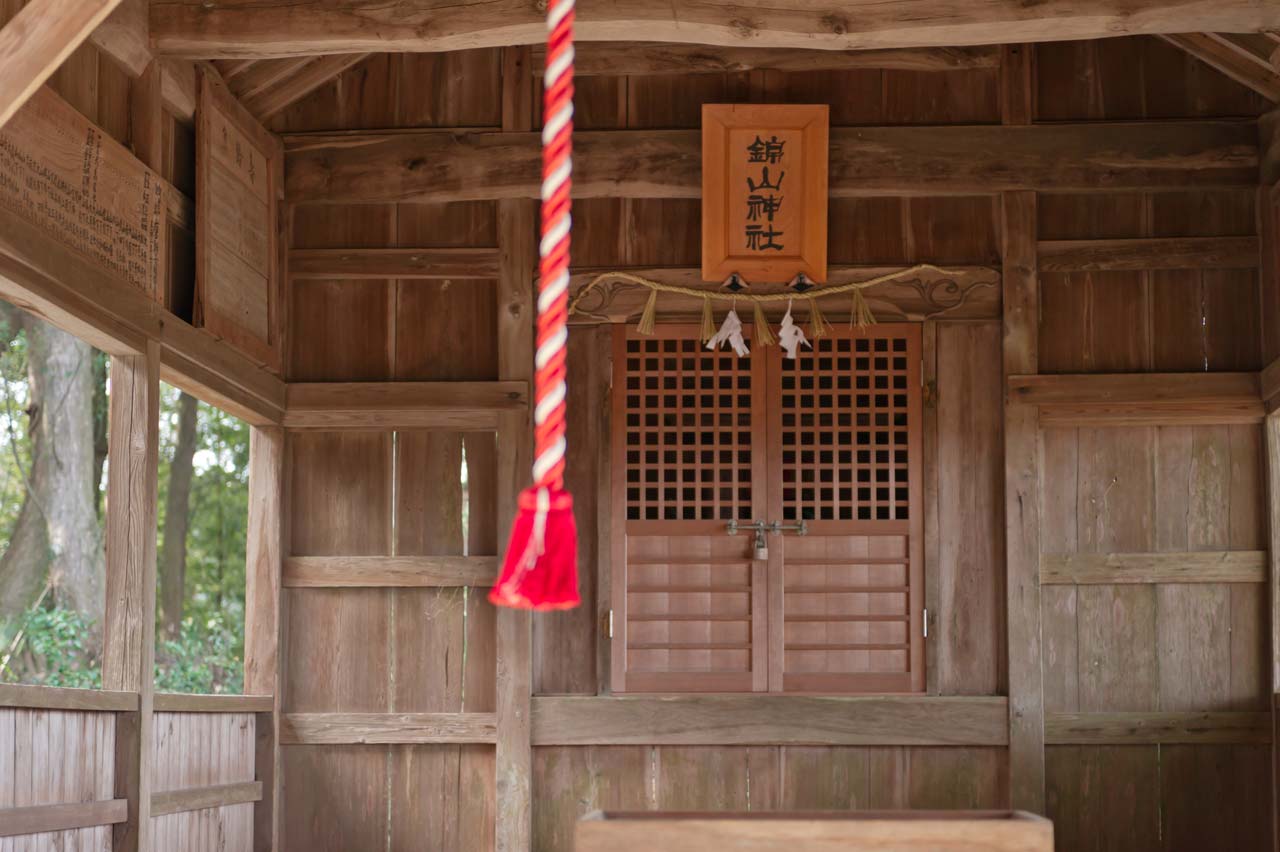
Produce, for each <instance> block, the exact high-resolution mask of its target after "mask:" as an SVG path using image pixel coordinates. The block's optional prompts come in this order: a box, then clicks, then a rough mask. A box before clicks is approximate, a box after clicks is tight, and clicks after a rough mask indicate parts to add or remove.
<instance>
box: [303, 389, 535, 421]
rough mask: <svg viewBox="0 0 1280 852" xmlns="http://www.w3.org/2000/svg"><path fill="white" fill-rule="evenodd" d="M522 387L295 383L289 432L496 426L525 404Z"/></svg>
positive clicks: (525, 391)
mask: <svg viewBox="0 0 1280 852" xmlns="http://www.w3.org/2000/svg"><path fill="white" fill-rule="evenodd" d="M527 394H528V385H527V384H526V383H525V382H377V383H375V382H314V383H312V382H298V383H291V384H290V385H289V389H288V394H287V397H286V398H287V407H286V409H285V414H284V425H285V426H286V427H287V428H289V429H323V430H325V431H333V430H339V429H363V430H367V429H414V428H417V429H423V428H428V429H430V428H434V429H452V430H468V431H470V430H484V429H493V428H494V427H496V426H497V422H498V415H499V414H500V412H502V411H504V410H505V411H511V410H519V409H523V408H525V406H526V404H527Z"/></svg>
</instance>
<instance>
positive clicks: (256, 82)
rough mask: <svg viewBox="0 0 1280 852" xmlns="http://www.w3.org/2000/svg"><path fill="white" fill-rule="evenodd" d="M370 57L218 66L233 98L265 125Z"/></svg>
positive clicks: (343, 55)
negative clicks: (285, 109)
mask: <svg viewBox="0 0 1280 852" xmlns="http://www.w3.org/2000/svg"><path fill="white" fill-rule="evenodd" d="M367 56H368V54H366V53H339V54H333V55H331V56H320V57H310V56H291V57H286V58H284V59H260V60H254V59H226V60H220V61H219V62H217V63H215V65H216V67H217V69H218V71H219V72H220V73H221V74H222V77H223V79H224V80H226V81H227V87H228V88H230V89H231V92H232V94H234V95H235V96H236V97H237V98H239V99H240V102H241V103H243V104H244V106H245V108H246V109H248V110H249V112H250V113H252V114H253V116H254V118H257V119H258V120H259V121H265V120H267V119H268V118H270V117H271V116H273V115H275V114H276V113H278V112H280V111H281V110H283V109H284V108H285V107H287V106H289V105H290V104H292V103H294V102H296V101H298V100H301V99H302V98H304V97H306V96H307V95H309V94H310V93H312V92H314V91H315V90H316V89H318V88H320V87H321V86H323V85H324V84H325V83H328V82H329V81H331V80H333V78H335V77H337V76H338V75H339V74H341V73H342V72H343V71H346V70H347V69H348V68H351V67H352V66H354V65H356V64H358V63H360V62H361V61H363V60H364V59H365V58H366V57H367Z"/></svg>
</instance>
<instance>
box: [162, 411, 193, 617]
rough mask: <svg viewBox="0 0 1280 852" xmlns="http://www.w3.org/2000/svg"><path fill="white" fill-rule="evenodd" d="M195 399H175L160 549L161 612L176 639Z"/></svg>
mask: <svg viewBox="0 0 1280 852" xmlns="http://www.w3.org/2000/svg"><path fill="white" fill-rule="evenodd" d="M196 410H197V409H196V398H195V397H194V396H191V395H190V394H188V393H186V392H183V393H181V394H179V396H178V435H177V440H176V441H175V443H174V447H173V461H171V462H170V463H169V494H168V498H167V499H166V500H165V510H164V540H163V541H162V542H161V545H160V609H161V612H162V613H163V618H164V622H163V626H164V631H165V634H166V635H168V636H170V637H175V636H177V635H178V633H179V631H180V630H181V626H182V601H183V597H184V594H185V590H184V588H183V586H184V584H185V583H186V571H187V521H188V517H187V512H188V509H189V506H190V502H191V476H192V466H191V461H192V459H193V458H194V457H195V454H196Z"/></svg>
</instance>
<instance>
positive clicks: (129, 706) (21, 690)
mask: <svg viewBox="0 0 1280 852" xmlns="http://www.w3.org/2000/svg"><path fill="white" fill-rule="evenodd" d="M0 707H26V708H29V709H33V710H103V711H110V712H128V711H130V710H137V709H138V695H137V693H136V692H118V691H115V690H102V689H65V688H61V687H53V686H23V685H22V684H17V683H3V684H0Z"/></svg>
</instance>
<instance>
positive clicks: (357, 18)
mask: <svg viewBox="0 0 1280 852" xmlns="http://www.w3.org/2000/svg"><path fill="white" fill-rule="evenodd" d="M1275 28H1280V10H1277V9H1275V8H1274V6H1273V5H1272V4H1269V3H1265V2H1258V0H1216V2H1215V0H1186V2H1180V3H1177V4H1170V3H1168V2H1166V0H1128V2H1121V0H1086V1H1085V2H1080V0H1040V2H1037V3H1034V4H1027V3H1025V2H1019V0H991V2H985V3H950V2H941V0H912V2H903V3H883V2H878V0H847V2H843V3H840V4H836V5H832V6H828V7H816V6H814V4H813V3H812V2H802V0H778V2H773V3H770V5H769V8H768V10H767V11H765V10H763V9H760V8H758V7H756V6H753V5H750V4H743V3H741V2H740V0H705V2H700V3H697V4H687V3H681V4H660V3H653V2H652V0H609V1H608V2H605V1H604V0H582V2H580V3H579V4H578V10H577V25H576V35H577V38H578V40H579V41H581V42H588V41H609V42H617V41H650V42H655V41H656V42H698V43H706V44H719V45H725V46H735V45H737V46H752V47H789V48H806V49H822V50H854V49H861V48H893V47H929V46H937V47H945V46H950V45H970V44H990V43H992V42H994V41H997V40H998V41H1001V42H1028V41H1059V40H1065V39H1090V38H1109V37H1114V36H1121V35H1137V34H1151V33H1177V32H1206V31H1207V32H1256V31H1259V30H1266V29H1275ZM151 36H152V41H153V43H154V46H155V49H156V51H157V52H161V53H168V54H174V55H179V56H187V57H193V58H200V57H207V58H235V57H249V56H259V57H261V56H295V55H303V54H324V53H342V52H352V51H361V52H376V51H390V52H432V51H446V50H464V49H468V48H478V47H503V46H506V45H512V44H539V43H541V42H542V41H543V40H544V39H545V38H546V24H545V22H544V19H543V12H542V11H541V10H540V8H539V7H538V5H537V4H532V3H528V2H526V0H486V2H476V0H473V2H460V3H450V4H446V5H440V4H434V3H418V4H413V3H410V4H407V5H406V4H390V5H388V4H386V3H383V2H380V0H335V2H329V3H323V4H314V3H309V4H304V5H291V4H284V5H279V4H277V5H264V4H262V3H260V2H254V0H228V2H222V3H215V4H204V3H190V2H184V0H156V1H155V2H153V3H152V5H151Z"/></svg>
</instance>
